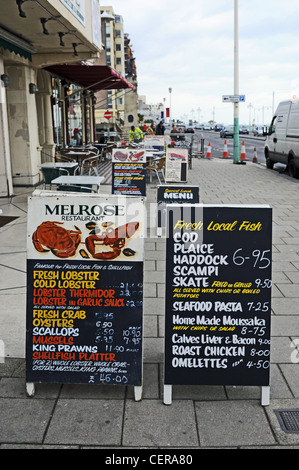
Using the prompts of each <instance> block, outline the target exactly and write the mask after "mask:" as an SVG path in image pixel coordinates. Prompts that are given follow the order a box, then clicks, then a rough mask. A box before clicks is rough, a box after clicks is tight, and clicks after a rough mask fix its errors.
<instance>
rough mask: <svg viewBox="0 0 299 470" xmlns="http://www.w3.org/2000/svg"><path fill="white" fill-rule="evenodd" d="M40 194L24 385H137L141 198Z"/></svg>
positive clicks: (30, 263)
mask: <svg viewBox="0 0 299 470" xmlns="http://www.w3.org/2000/svg"><path fill="white" fill-rule="evenodd" d="M38 194H39V195H33V197H31V198H29V203H28V243H27V253H28V256H27V317H26V322H27V323H26V380H27V382H33V383H34V382H48V383H49V382H51V383H90V384H100V383H101V384H113V385H126V384H128V385H136V386H140V385H141V382H142V330H143V306H142V304H143V229H144V204H143V200H139V201H136V198H125V197H122V198H121V197H120V198H118V197H116V196H107V197H105V196H99V195H96V196H93V195H91V196H89V195H88V196H87V195H86V196H85V195H82V194H80V195H77V194H76V195H73V196H57V193H56V196H49V195H48V196H43V195H42V194H43V192H42V191H40V192H39V193H38ZM132 200H133V201H134V204H133V206H132Z"/></svg>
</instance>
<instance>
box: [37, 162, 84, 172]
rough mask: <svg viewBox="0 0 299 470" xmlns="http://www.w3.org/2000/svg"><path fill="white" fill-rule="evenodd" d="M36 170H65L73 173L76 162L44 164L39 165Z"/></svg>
mask: <svg viewBox="0 0 299 470" xmlns="http://www.w3.org/2000/svg"><path fill="white" fill-rule="evenodd" d="M37 166H38V168H41V169H43V168H46V169H47V168H64V169H65V170H68V171H73V170H74V169H75V168H77V166H78V163H76V162H45V163H41V165H37Z"/></svg>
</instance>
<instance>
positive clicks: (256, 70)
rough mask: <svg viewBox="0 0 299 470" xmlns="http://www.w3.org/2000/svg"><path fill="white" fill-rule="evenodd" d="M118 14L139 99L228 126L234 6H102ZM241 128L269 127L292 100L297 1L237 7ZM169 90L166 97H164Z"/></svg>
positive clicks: (226, 2) (215, 2)
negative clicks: (127, 40)
mask: <svg viewBox="0 0 299 470" xmlns="http://www.w3.org/2000/svg"><path fill="white" fill-rule="evenodd" d="M100 5H101V8H102V7H103V6H112V7H113V10H114V13H115V14H118V15H121V16H122V17H123V22H124V32H125V33H128V34H129V36H130V38H131V45H132V46H133V50H134V57H135V58H136V61H135V63H136V67H137V79H138V94H139V95H143V96H145V97H146V103H147V104H155V103H160V102H161V103H164V99H165V104H166V107H169V106H170V105H171V117H172V118H174V119H180V120H182V121H184V122H186V123H188V121H189V119H192V118H193V119H194V120H196V121H199V122H205V123H206V122H208V121H209V120H215V121H216V122H217V123H223V124H233V120H234V110H233V108H234V106H233V104H232V103H223V102H222V96H223V95H233V94H234V0H212V1H208V0H185V1H183V0H151V1H149V2H140V0H139V1H138V0H107V1H106V2H105V0H101V1H100ZM238 10H239V15H238V17H239V34H238V37H239V41H238V42H239V67H238V70H239V94H240V95H245V102H244V103H240V105H239V119H240V124H245V125H249V123H251V124H252V122H254V123H255V124H256V125H263V124H268V123H270V121H271V118H272V113H273V109H274V110H275V108H276V106H277V105H278V103H279V102H280V101H282V100H284V99H289V98H293V97H294V96H297V97H298V98H299V28H298V18H299V1H298V0H283V1H281V0H250V1H248V0H247V1H245V0H239V1H238ZM169 88H172V93H171V94H170V93H169Z"/></svg>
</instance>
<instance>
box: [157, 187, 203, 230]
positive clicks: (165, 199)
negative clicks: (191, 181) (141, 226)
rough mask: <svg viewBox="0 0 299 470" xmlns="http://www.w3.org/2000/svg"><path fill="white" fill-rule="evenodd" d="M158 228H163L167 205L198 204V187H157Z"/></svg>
mask: <svg viewBox="0 0 299 470" xmlns="http://www.w3.org/2000/svg"><path fill="white" fill-rule="evenodd" d="M157 199H158V227H161V226H163V227H164V226H165V225H166V224H165V218H166V217H165V216H166V205H167V204H198V203H199V188H198V186H186V185H182V186H179V185H170V186H169V185H168V186H167V185H166V186H165V185H161V186H158V194H157Z"/></svg>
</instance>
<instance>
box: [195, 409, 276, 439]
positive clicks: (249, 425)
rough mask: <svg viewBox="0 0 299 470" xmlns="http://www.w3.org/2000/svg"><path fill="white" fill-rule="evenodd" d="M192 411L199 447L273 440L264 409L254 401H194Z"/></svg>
mask: <svg viewBox="0 0 299 470" xmlns="http://www.w3.org/2000/svg"><path fill="white" fill-rule="evenodd" d="M195 412H196V419H197V423H198V430H199V439H200V445H201V446H203V447H240V446H246V445H247V446H257V445H258V446H263V445H264V446H269V445H274V444H276V441H275V438H274V436H273V434H272V430H271V427H270V426H269V423H268V420H267V417H266V415H265V411H264V410H263V408H261V406H260V404H259V402H258V401H252V400H246V401H244V400H242V401H220V402H219V401H209V402H196V403H195Z"/></svg>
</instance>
